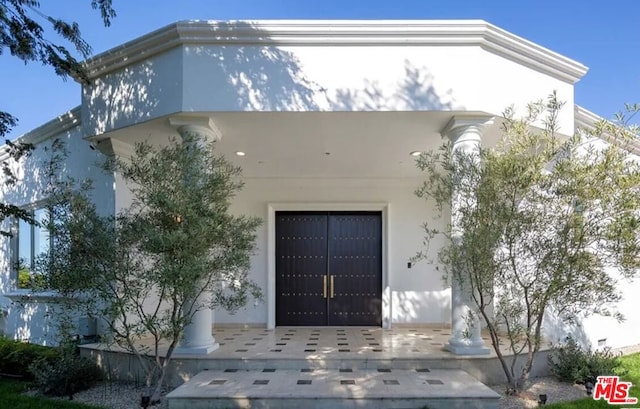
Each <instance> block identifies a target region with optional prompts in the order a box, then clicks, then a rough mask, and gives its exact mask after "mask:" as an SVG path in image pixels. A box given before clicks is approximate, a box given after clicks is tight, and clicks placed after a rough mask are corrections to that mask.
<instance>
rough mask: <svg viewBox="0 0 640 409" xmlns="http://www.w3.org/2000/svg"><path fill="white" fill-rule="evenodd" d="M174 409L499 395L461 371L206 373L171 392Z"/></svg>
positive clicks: (488, 401) (445, 401)
mask: <svg viewBox="0 0 640 409" xmlns="http://www.w3.org/2000/svg"><path fill="white" fill-rule="evenodd" d="M167 399H168V402H169V409H204V408H207V409H208V408H225V409H227V408H251V409H255V408H260V409H270V408H278V409H299V408H304V407H307V408H322V409H324V408H327V409H329V408H331V409H343V408H344V409H347V408H349V409H355V408H367V409H392V408H393V409H399V408H402V409H409V408H416V409H417V408H425V407H427V408H429V409H447V408H454V409H456V408H458V409H462V408H464V409H497V408H498V400H499V399H500V395H498V394H497V393H496V392H494V391H493V390H491V389H490V388H488V387H487V386H485V385H484V384H482V383H480V382H479V381H477V380H476V379H475V378H473V377H472V376H470V375H469V374H467V373H466V372H464V371H462V370H459V369H413V370H410V369H352V370H349V369H342V370H339V369H301V370H296V369H274V368H267V369H262V370H260V369H251V370H242V369H237V370H234V369H227V370H208V371H202V372H200V373H199V374H197V375H196V376H194V377H193V378H192V379H190V380H189V381H188V382H186V383H185V384H183V385H182V386H180V387H178V388H177V389H175V390H174V391H172V392H171V393H170V394H169V395H167Z"/></svg>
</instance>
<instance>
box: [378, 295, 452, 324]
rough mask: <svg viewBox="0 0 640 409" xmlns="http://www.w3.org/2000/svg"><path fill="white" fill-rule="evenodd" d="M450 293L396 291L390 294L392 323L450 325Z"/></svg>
mask: <svg viewBox="0 0 640 409" xmlns="http://www.w3.org/2000/svg"><path fill="white" fill-rule="evenodd" d="M450 295H451V291H450V290H449V289H448V288H445V289H443V290H440V291H408V290H405V291H396V290H394V291H393V292H392V299H391V306H392V311H393V312H392V319H393V322H394V323H399V324H405V323H406V324H409V323H419V324H422V323H430V324H442V325H448V324H450V323H451V296H450Z"/></svg>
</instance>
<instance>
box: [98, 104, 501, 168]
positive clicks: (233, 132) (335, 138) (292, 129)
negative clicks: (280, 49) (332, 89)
mask: <svg viewBox="0 0 640 409" xmlns="http://www.w3.org/2000/svg"><path fill="white" fill-rule="evenodd" d="M473 114H474V113H470V112H465V113H464V115H473ZM207 115H209V116H210V117H211V118H212V119H213V121H214V122H215V124H216V126H217V127H218V129H219V130H220V132H221V134H222V140H221V141H220V142H218V144H217V149H218V151H219V152H220V153H222V154H224V155H225V156H226V157H227V158H228V159H230V160H231V161H232V162H233V163H235V164H237V165H240V166H241V167H242V168H243V174H244V177H247V178H292V177H296V178H299V177H304V178H412V177H419V176H420V172H419V170H418V169H417V168H416V166H415V158H414V157H412V156H411V155H410V152H413V151H425V150H431V149H435V148H437V147H438V146H440V144H441V143H442V137H441V136H440V130H442V129H443V128H444V127H445V125H446V124H447V122H448V121H449V120H450V118H451V117H452V116H453V115H455V113H453V112H330V113H329V112H309V113H307V112H304V113H291V112H215V113H208V114H207ZM170 135H177V133H176V132H175V130H173V129H172V128H171V127H169V125H168V119H167V118H162V119H158V120H154V121H150V122H147V123H144V124H140V125H136V126H133V127H129V128H125V129H121V130H118V131H115V132H113V133H111V134H109V135H104V136H111V137H114V138H116V139H120V140H122V141H127V142H129V143H134V142H139V141H142V140H144V139H148V140H151V141H153V142H154V143H158V144H162V143H166V141H167V138H168V137H169V136H170ZM498 135H499V126H498V124H494V125H493V126H492V127H491V128H490V129H489V130H488V132H487V135H486V139H487V142H488V143H491V141H495V140H496V139H497V137H498ZM238 151H242V152H245V154H246V155H245V156H244V157H239V156H237V155H236V152H238Z"/></svg>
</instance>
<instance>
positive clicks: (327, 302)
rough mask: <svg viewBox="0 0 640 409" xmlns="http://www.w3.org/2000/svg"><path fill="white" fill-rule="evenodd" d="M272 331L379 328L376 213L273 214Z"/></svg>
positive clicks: (379, 218) (378, 216) (379, 224)
mask: <svg viewBox="0 0 640 409" xmlns="http://www.w3.org/2000/svg"><path fill="white" fill-rule="evenodd" d="M276 294H277V297H276V325H281V326H289V325H292V326H295V325H309V326H325V325H330V326H380V325H382V216H381V214H380V212H276Z"/></svg>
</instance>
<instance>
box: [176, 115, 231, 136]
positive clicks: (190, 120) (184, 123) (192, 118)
mask: <svg viewBox="0 0 640 409" xmlns="http://www.w3.org/2000/svg"><path fill="white" fill-rule="evenodd" d="M169 125H171V126H172V127H174V128H176V130H177V131H178V133H179V134H180V136H181V137H182V139H186V138H195V139H200V140H201V141H203V142H216V141H219V140H220V139H222V133H221V132H220V130H219V129H218V127H216V124H215V123H214V122H213V119H211V118H210V117H208V116H206V115H188V114H180V115H174V116H171V117H169Z"/></svg>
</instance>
